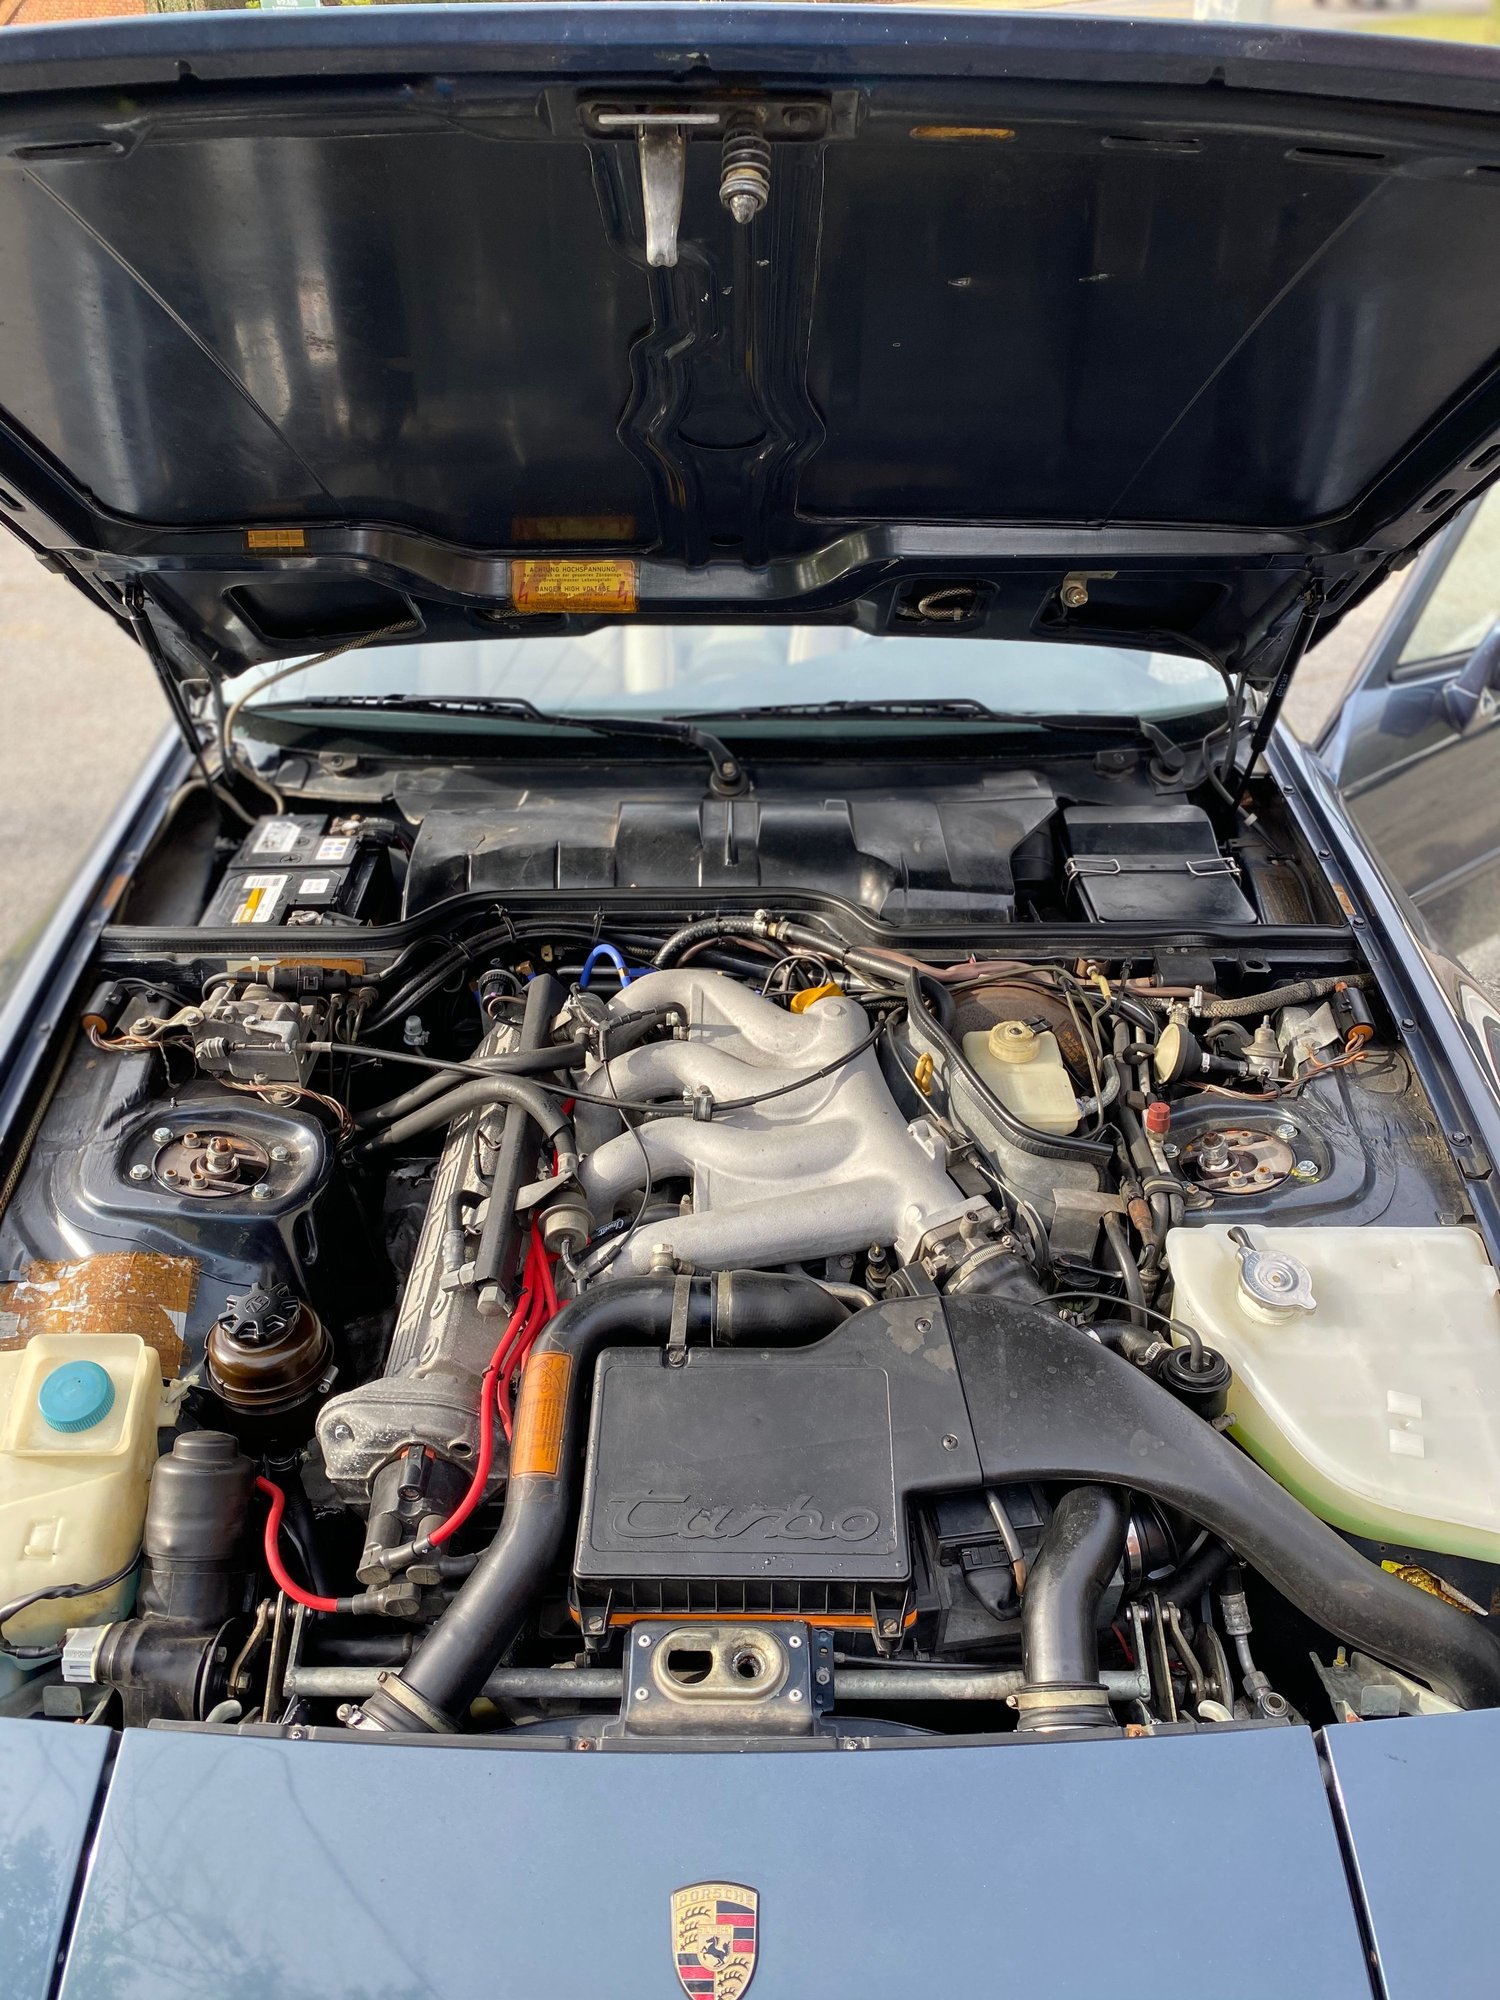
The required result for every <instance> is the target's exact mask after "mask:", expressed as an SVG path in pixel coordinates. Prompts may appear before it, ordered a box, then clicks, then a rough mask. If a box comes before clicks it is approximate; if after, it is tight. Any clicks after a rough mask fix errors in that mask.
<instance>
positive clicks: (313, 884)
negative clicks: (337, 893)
mask: <svg viewBox="0 0 1500 2000" xmlns="http://www.w3.org/2000/svg"><path fill="white" fill-rule="evenodd" d="M332 887H333V877H332V876H331V875H304V876H303V878H302V880H301V881H300V882H299V883H298V884H297V897H298V900H299V901H300V900H301V899H302V897H304V896H326V895H327V894H328V892H329V890H330V889H331V888H332Z"/></svg>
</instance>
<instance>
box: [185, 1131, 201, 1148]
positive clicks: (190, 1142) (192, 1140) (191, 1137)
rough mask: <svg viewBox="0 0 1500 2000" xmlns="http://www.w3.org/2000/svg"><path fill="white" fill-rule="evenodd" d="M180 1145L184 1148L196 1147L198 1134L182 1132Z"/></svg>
mask: <svg viewBox="0 0 1500 2000" xmlns="http://www.w3.org/2000/svg"><path fill="white" fill-rule="evenodd" d="M182 1143H183V1144H184V1145H185V1146H196V1145H197V1143H198V1134H197V1133H196V1132H184V1133H183V1135H182Z"/></svg>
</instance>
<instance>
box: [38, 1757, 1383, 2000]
mask: <svg viewBox="0 0 1500 2000" xmlns="http://www.w3.org/2000/svg"><path fill="white" fill-rule="evenodd" d="M557 1742H558V1747H557V1749H556V1752H555V1754H548V1752H547V1751H546V1750H545V1749H544V1748H541V1747H538V1748H536V1749H527V1748H520V1749H516V1750H506V1749H501V1748H496V1747H492V1746H487V1745H485V1744H484V1743H482V1742H480V1743H475V1742H474V1741H473V1740H470V1741H469V1742H467V1743H465V1742H462V1741H459V1740H457V1739H455V1740H454V1741H452V1742H450V1743H446V1744H444V1743H435V1742H433V1740H432V1739H427V1740H426V1741H425V1742H424V1743H423V1744H421V1745H414V1744H413V1745H404V1746H403V1745H400V1744H388V1743H387V1744H375V1743H349V1742H347V1741H345V1742H341V1743H328V1742H302V1743H296V1742H288V1741H284V1740H274V1739H263V1740H259V1741H251V1740H239V1741H236V1740H234V1739H233V1738H228V1737H225V1736H223V1735H220V1736H214V1735H212V1734H203V1733H200V1732H189V1731H166V1730H134V1731H131V1732H129V1733H128V1734H127V1735H126V1736H125V1737H124V1738H123V1739H122V1741H121V1744H120V1753H119V1758H118V1761H117V1763H116V1765H115V1769H114V1774H113V1777H112V1779H111V1782H110V1787H109V1793H108V1797H107V1799H106V1801H105V1806H104V1812H103V1817H102V1820H101V1822H100V1828H99V1837H98V1843H97V1845H96V1847H95V1850H94V1854H93V1859H92V1862H91V1865H90V1868H89V1873H88V1879H87V1883H86V1886H85V1888H84V1892H83V1900H82V1905H81V1907H80V1909H79V1912H78V1920H77V1925H76V1928H75V1930H74V1933H73V1939H72V1943H71V1947H70V1949H69V1953H68V1959H67V1967H66V1971H65V1974H64V1978H63V1982H62V1989H61V2000H137V1997H138V1996H139V2000H148V1997H149V2000H156V1996H158V1995H160V1994H162V1993H165V1992H170V1993H173V1994H175V1995H178V1996H180V2000H223V1996H224V1995H225V1994H226V1993H231V1992H232V1993H235V1994H243V1995H245V1996H247V2000H249V1996H252V1995H260V1994H264V1995H265V1996H266V2000H272V1996H276V2000H293V1996H301V1995H303V1994H318V1995H320V1996H324V2000H370V1996H374V1995H379V1996H391V2000H395V1997H396V1996H400V2000H407V1996H412V2000H416V1996H418V1995H420V1996H423V2000H472V1996H474V1995H476V1994H500V1995H507V1996H509V1995H517V1996H520V1995H525V1996H527V2000H531V1996H539V1995H548V1996H551V2000H596V1996H598V1995H599V1994H601V1993H605V1994H609V1995H611V1996H612V2000H673V1996H674V1995H675V1996H677V2000H681V1992H682V1989H681V1988H680V1987H679V1985H678V1981H677V1976H676V1966H675V1962H674V1949H673V1933H672V1925H671V1905H672V1896H673V1893H674V1892H675V1891H676V1890H679V1889H682V1888H685V1887H687V1886H688V1885H690V1884H693V1883H697V1882H719V1883H734V1884H737V1885H743V1886H745V1887H747V1888H750V1889H752V1890H754V1891H756V1892H758V1895H759V1899H760V1900H759V1938H758V1946H759V1949H758V1955H757V1960H756V1965H755V1971H754V1975H753V1982H752V1986H751V1990H752V1992H753V1994H754V2000H808V1996H810V1995H814V1994H839V1995H842V1994H858V1995H860V1996H861V2000H914V1996H918V1995H926V1994H937V1993H970V1992H972V1993H976V1994H977V1993H992V1992H1001V1993H1016V1994H1025V1995H1027V1996H1028V2000H1064V1996H1066V2000H1082V1996H1092V1995H1095V1994H1100V1993H1106V1992H1107V1993H1110V1994H1114V1995H1117V1996H1120V2000H1147V1996H1155V1995H1159V1994H1161V1993H1163V1992H1176V1993H1183V1992H1192V1991H1195V1990H1199V1989H1201V1987H1202V1983H1203V1972H1204V1968H1205V1967H1212V1968H1214V1986H1215V1990H1216V1991H1218V1992H1220V1993H1223V1994H1225V1995H1226V1996H1228V1995H1235V1996H1243V2000H1249V1996H1252V1995H1256V1996H1261V1995H1272V1994H1293V1993H1295V1994H1316V1995H1317V1996H1318V2000H1369V1990H1370V1989H1369V1981H1368V1979H1367V1976H1366V1973H1365V1967H1364V1958H1363V1953H1362V1950H1361V1945H1360V1938H1359V1932H1358V1929H1357V1927H1356V1922H1355V1916H1354V1911H1353V1909H1352V1907H1351V1905H1350V1901H1349V1893H1348V1888H1347V1886H1346V1880H1345V1875H1344V1867H1343V1862H1342V1859H1341V1857H1340V1852H1339V1844H1338V1837H1337V1834H1336V1832H1335V1828H1334V1821H1333V1817H1332V1815H1331V1813H1330V1811H1329V1806H1328V1799H1327V1794H1326V1793H1325V1791H1324V1787H1323V1782H1322V1779H1321V1776H1320V1774H1319V1768H1318V1758H1317V1750H1316V1747H1315V1743H1314V1739H1313V1737H1312V1735H1311V1734H1310V1733H1309V1732H1308V1731H1306V1730H1303V1729H1270V1730H1254V1731H1247V1732H1225V1733H1210V1734H1207V1735H1201V1736H1197V1737H1184V1738H1177V1739H1162V1740H1158V1741H1154V1742H1146V1743H1132V1742H1126V1741H1123V1740H1114V1741H1110V1742H1107V1743H1098V1742H1073V1743H1042V1744H1036V1745H1023V1744H1017V1743H1011V1744H1009V1745H1008V1746H997V1747H992V1748H987V1749H969V1748H963V1747H957V1746H955V1747H948V1748H940V1749H928V1748H916V1749H879V1748H876V1749H867V1750H864V1751H862V1752H860V1753H858V1754H855V1755H849V1754H846V1753H844V1752H841V1751H838V1750H836V1749H833V1748H829V1749H828V1750H827V1751H825V1752H821V1753H819V1752H799V1751H794V1752H789V1753H785V1754H776V1753H774V1752H765V1753H759V1754H749V1755H745V1754H742V1755H738V1756H736V1755H733V1754H713V1753H706V1754H701V1755H672V1754H670V1753H668V1754H655V1753H639V1752H629V1753H619V1754H612V1753H610V1752H608V1751H605V1752H596V1753H594V1754H592V1755H587V1756H580V1755H578V1754H576V1753H575V1752H573V1751H572V1749H571V1747H570V1739H569V1738H568V1737H567V1736H563V1737H561V1738H559V1739H557ZM1205 1827H1208V1828H1211V1829H1212V1845H1213V1853H1214V1855H1215V1857H1216V1863H1215V1866H1216V1868H1217V1869H1218V1871H1219V1872H1220V1874H1221V1876H1222V1881H1221V1883H1220V1887H1219V1890H1218V1891H1217V1892H1216V1891H1214V1890H1212V1889H1210V1888H1205V1887H1204V1885H1202V1884H1200V1885H1199V1887H1198V1889H1197V1890H1196V1891H1195V1892H1193V1893H1177V1892H1175V1891H1174V1889H1173V1886H1172V1885H1173V1882H1174V1880H1175V1879H1176V1874H1177V1872H1180V1869H1181V1867H1182V1866H1184V1865H1185V1855H1186V1850H1187V1848H1188V1847H1190V1845H1191V1841H1192V1839H1193V1830H1194V1829H1198V1830H1199V1832H1200V1835H1201V1831H1202V1830H1203V1829H1204V1828H1205ZM143 1917H144V1918H145V1919H146V1921H145V1922H143V1921H142V1919H143ZM738 1990H742V1989H736V1988H733V1987H730V1986H727V1985H726V1986H724V1987H723V1988H721V1989H720V1992H719V1994H718V1995H716V1996H715V2000H728V1996H729V1995H730V1994H731V1993H734V1992H737V1991H738Z"/></svg>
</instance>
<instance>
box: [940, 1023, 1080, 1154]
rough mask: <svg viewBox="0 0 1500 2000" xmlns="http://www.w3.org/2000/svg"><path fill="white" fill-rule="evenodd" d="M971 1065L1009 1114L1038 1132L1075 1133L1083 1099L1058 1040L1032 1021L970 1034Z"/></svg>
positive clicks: (968, 1052) (967, 1040) (966, 1041)
mask: <svg viewBox="0 0 1500 2000" xmlns="http://www.w3.org/2000/svg"><path fill="white" fill-rule="evenodd" d="M964 1054H965V1055H966V1056H967V1057H968V1059H969V1064H970V1067H971V1068H973V1069H974V1070H976V1071H977V1072H978V1073H979V1076H980V1078H981V1080H982V1081H983V1082H984V1083H986V1084H987V1085H988V1086H989V1088H990V1089H991V1090H992V1091H994V1093H995V1095H996V1097H998V1098H999V1100H1000V1102H1001V1103H1002V1104H1003V1105H1004V1106H1005V1108H1006V1110H1007V1111H1010V1112H1013V1113H1014V1115H1015V1116H1016V1117H1017V1118H1019V1119H1020V1121H1021V1123H1022V1124H1023V1125H1029V1126H1030V1127H1031V1129H1032V1130H1033V1131H1034V1132H1072V1131H1074V1130H1075V1129H1076V1128H1077V1125H1078V1100H1077V1098H1076V1097H1075V1096H1074V1095H1073V1079H1072V1078H1071V1077H1070V1076H1069V1075H1068V1071H1067V1066H1066V1064H1065V1063H1064V1062H1063V1059H1062V1052H1061V1051H1060V1050H1059V1048H1058V1046H1057V1037H1056V1035H1054V1034H1052V1033H1051V1032H1050V1031H1044V1032H1042V1033H1038V1032H1037V1030H1036V1029H1035V1028H1033V1027H1032V1026H1031V1025H1030V1023H1029V1022H1026V1021H997V1022H996V1023H995V1025H994V1027H993V1028H990V1029H984V1028H977V1029H975V1030H974V1032H973V1033H972V1034H968V1035H965V1036H964Z"/></svg>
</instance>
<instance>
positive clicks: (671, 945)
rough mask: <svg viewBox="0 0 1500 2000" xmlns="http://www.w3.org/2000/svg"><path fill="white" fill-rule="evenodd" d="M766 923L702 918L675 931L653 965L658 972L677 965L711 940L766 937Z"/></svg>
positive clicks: (726, 918) (750, 918) (653, 960)
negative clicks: (696, 948)
mask: <svg viewBox="0 0 1500 2000" xmlns="http://www.w3.org/2000/svg"><path fill="white" fill-rule="evenodd" d="M765 934H766V927H765V925H764V923H757V921H756V919H755V918H754V917H700V918H699V919H698V921H697V922H696V923H692V924H684V925H683V927H682V929H681V930H680V931H673V933H672V935H671V936H670V937H669V938H668V939H667V941H666V943H665V944H664V945H663V946H662V948H661V950H660V951H659V952H658V953H657V954H656V956H655V958H653V959H652V961H651V963H652V965H653V967H655V968H656V969H657V970H658V971H660V970H661V969H662V968H663V967H665V966H669V965H675V964H676V963H677V961H678V959H679V958H681V956H682V954H683V953H684V952H685V951H687V950H688V949H689V947H690V946H692V945H695V944H704V943H706V942H707V941H708V940H709V939H710V938H734V937H764V936H765Z"/></svg>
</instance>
